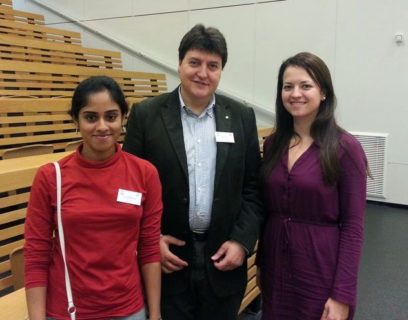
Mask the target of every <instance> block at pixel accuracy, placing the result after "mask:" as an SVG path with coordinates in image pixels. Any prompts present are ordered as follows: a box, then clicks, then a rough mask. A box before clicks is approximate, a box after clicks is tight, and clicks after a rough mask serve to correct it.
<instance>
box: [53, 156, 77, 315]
mask: <svg viewBox="0 0 408 320" xmlns="http://www.w3.org/2000/svg"><path fill="white" fill-rule="evenodd" d="M54 166H55V175H56V178H57V220H58V234H59V240H60V245H61V253H62V259H63V260H64V267H65V289H66V291H67V298H68V313H69V314H70V316H71V320H75V314H76V307H75V305H74V301H73V299H72V290H71V281H70V280H69V274H68V266H67V259H66V258H65V240H64V228H63V226H62V217H61V170H60V166H59V164H58V162H54Z"/></svg>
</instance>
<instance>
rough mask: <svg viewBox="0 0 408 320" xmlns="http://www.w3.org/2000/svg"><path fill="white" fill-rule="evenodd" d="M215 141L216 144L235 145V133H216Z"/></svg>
mask: <svg viewBox="0 0 408 320" xmlns="http://www.w3.org/2000/svg"><path fill="white" fill-rule="evenodd" d="M215 141H216V142H225V143H235V140H234V133H233V132H222V131H216V132H215Z"/></svg>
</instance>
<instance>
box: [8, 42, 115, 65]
mask: <svg viewBox="0 0 408 320" xmlns="http://www.w3.org/2000/svg"><path fill="white" fill-rule="evenodd" d="M0 59H4V60H13V61H28V62H42V63H53V64H64V65H74V66H82V67H95V68H108V69H120V68H122V62H121V55H120V52H115V51H108V50H98V49H91V48H84V47H81V46H78V45H74V44H70V43H59V42H50V41H44V40H36V39H30V38H23V37H19V36H15V35H7V34H0Z"/></svg>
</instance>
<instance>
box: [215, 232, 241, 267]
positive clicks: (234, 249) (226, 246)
mask: <svg viewBox="0 0 408 320" xmlns="http://www.w3.org/2000/svg"><path fill="white" fill-rule="evenodd" d="M244 259H245V250H244V248H243V247H242V246H241V245H240V244H239V243H238V242H236V241H232V240H229V241H225V242H224V243H223V244H222V246H221V247H220V248H219V249H218V250H217V252H216V253H215V254H214V255H213V256H212V257H211V260H212V261H214V267H216V268H217V269H218V270H220V271H228V270H234V269H235V268H237V267H239V266H242V263H243V262H244Z"/></svg>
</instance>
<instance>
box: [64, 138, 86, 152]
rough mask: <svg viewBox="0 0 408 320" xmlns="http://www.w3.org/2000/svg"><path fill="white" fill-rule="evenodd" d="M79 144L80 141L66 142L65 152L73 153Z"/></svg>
mask: <svg viewBox="0 0 408 320" xmlns="http://www.w3.org/2000/svg"><path fill="white" fill-rule="evenodd" d="M81 143H82V140H77V141H71V142H67V144H66V145H65V151H75V150H76V149H77V148H78V147H79V145H80V144H81Z"/></svg>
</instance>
